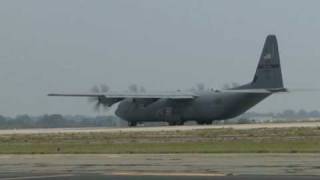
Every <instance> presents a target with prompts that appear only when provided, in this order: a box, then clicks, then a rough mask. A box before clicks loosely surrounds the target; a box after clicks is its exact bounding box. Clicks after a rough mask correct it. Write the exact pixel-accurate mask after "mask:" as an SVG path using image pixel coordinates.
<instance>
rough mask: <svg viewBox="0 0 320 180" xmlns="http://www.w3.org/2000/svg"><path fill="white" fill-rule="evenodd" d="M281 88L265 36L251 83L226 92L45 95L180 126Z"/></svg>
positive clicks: (222, 115) (228, 113) (230, 111)
mask: <svg viewBox="0 0 320 180" xmlns="http://www.w3.org/2000/svg"><path fill="white" fill-rule="evenodd" d="M286 91H287V89H286V88H284V87H283V82H282V73H281V66H280V57H279V52H278V44H277V39H276V36H275V35H268V36H267V38H266V41H265V44H264V47H263V50H262V54H261V56H260V60H259V63H258V66H257V69H256V73H255V75H254V78H253V80H252V82H250V83H248V84H245V85H242V86H238V87H233V88H230V89H225V90H211V91H195V92H183V91H177V92H172V93H113V92H96V93H88V94H64V93H61V94H57V93H54V94H48V95H49V96H73V97H90V98H94V99H95V100H96V103H97V104H96V105H97V106H100V105H102V106H105V107H110V106H112V105H114V104H116V103H119V105H118V107H117V109H116V111H115V113H116V115H117V116H119V117H120V118H122V119H124V120H126V121H128V125H129V126H136V125H137V123H142V122H152V121H165V122H168V124H169V125H183V124H184V122H186V121H189V120H193V121H196V122H197V123H198V124H211V123H212V122H213V121H216V120H225V119H229V118H233V117H236V116H238V115H240V114H242V113H244V112H245V111H247V110H248V109H250V108H251V107H253V106H254V105H256V104H257V103H259V102H260V101H262V100H263V99H265V98H267V97H268V96H270V95H272V94H273V93H278V92H286Z"/></svg>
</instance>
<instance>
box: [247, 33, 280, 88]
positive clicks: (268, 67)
mask: <svg viewBox="0 0 320 180" xmlns="http://www.w3.org/2000/svg"><path fill="white" fill-rule="evenodd" d="M246 86H247V88H256V89H258V88H259V89H260V88H263V89H273V88H275V89H278V88H283V82H282V73H281V66H280V57H279V51H278V43H277V38H276V36H275V35H268V36H267V38H266V41H265V43H264V47H263V50H262V53H261V56H260V60H259V64H258V67H257V70H256V73H255V75H254V78H253V81H252V82H251V83H250V84H248V85H246Z"/></svg>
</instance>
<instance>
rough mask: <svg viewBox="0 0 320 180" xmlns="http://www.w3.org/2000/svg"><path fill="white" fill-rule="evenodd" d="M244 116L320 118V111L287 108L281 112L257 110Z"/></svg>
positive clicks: (289, 118)
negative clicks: (257, 111)
mask: <svg viewBox="0 0 320 180" xmlns="http://www.w3.org/2000/svg"><path fill="white" fill-rule="evenodd" d="M242 117H245V118H247V117H248V118H252V117H273V118H275V119H288V120H294V119H308V118H320V111H317V110H313V111H306V110H303V109H302V110H299V111H294V110H285V111H283V112H280V113H256V112H247V113H245V114H244V115H243V116H242Z"/></svg>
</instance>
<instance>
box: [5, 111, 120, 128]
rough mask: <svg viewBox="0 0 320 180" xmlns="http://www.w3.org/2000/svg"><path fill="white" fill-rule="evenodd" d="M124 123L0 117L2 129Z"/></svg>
mask: <svg viewBox="0 0 320 180" xmlns="http://www.w3.org/2000/svg"><path fill="white" fill-rule="evenodd" d="M120 123H123V122H122V121H121V120H119V119H118V118H117V117H115V116H96V117H88V116H80V115H77V116H62V115H60V114H52V115H43V116H36V117H33V116H29V115H19V116H16V117H15V118H11V117H4V116H1V115H0V129H14V128H16V129H20V128H68V127H109V126H120V125H121V124H120Z"/></svg>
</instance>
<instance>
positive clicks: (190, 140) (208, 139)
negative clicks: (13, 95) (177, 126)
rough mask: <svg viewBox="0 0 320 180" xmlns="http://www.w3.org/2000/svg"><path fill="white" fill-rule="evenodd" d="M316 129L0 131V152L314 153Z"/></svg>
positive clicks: (319, 143)
mask: <svg viewBox="0 0 320 180" xmlns="http://www.w3.org/2000/svg"><path fill="white" fill-rule="evenodd" d="M318 152H320V129H319V128H287V129H252V130H234V129H210V130H209V129H208V130H194V131H170V132H125V133H121V132H119V133H60V134H33V135H30V134H29V135H1V136H0V153H1V154H54V153H59V154H60V153H66V154H74V153H318Z"/></svg>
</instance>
